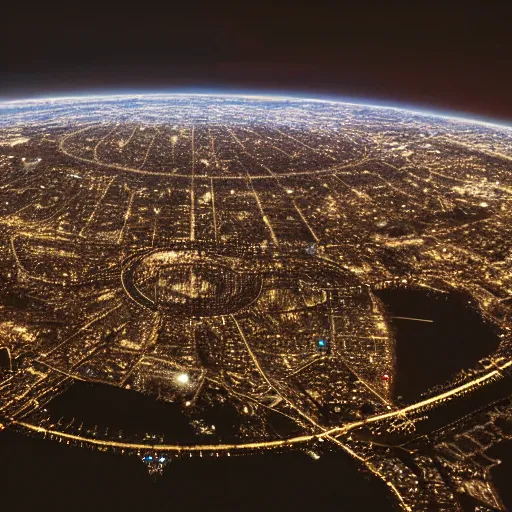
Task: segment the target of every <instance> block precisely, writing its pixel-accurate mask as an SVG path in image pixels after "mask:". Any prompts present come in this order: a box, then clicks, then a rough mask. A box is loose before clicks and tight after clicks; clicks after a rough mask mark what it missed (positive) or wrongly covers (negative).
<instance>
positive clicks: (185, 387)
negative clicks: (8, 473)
mask: <svg viewBox="0 0 512 512" xmlns="http://www.w3.org/2000/svg"><path fill="white" fill-rule="evenodd" d="M511 171H512V129H510V128H508V127H505V126H498V125H492V124H485V123H478V122H472V121H470V120H463V119H456V118H445V117H439V116H436V115H432V114H427V113H417V112H412V111H407V110H402V109H396V108H385V107H372V106H366V105H356V104H347V103H340V102H332V101H316V100H315V101H314V100H306V99H293V98H292V99H286V98H264V97H238V96H220V95H219V96H215V95H155V96H150V95H140V96H118V97H98V98H94V97H90V98H82V99H56V100H34V101H20V102H9V103H2V104H0V240H1V242H2V243H1V245H0V252H1V258H0V350H2V351H3V352H2V359H1V360H0V362H1V363H2V366H1V369H0V424H1V425H3V426H4V427H7V428H13V429H17V430H19V431H22V432H26V433H33V434H39V435H44V436H49V437H51V438H54V439H59V440H63V441H66V442H71V443H75V444H78V445H80V446H88V447H93V448H100V449H105V450H107V449H112V450H115V451H123V453H124V452H126V453H137V454H138V455H139V456H141V457H142V459H143V461H144V463H146V464H147V465H148V468H149V469H150V471H160V470H163V467H164V466H165V461H166V460H167V458H168V457H170V456H176V457H179V456H182V455H184V454H186V455H187V456H188V455H189V454H192V455H194V454H197V453H201V454H202V453H216V454H217V455H219V454H221V455H224V454H229V455H231V454H235V453H257V452H259V451H261V450H267V449H268V450H270V449H275V450H287V449H302V450H305V451H308V453H311V454H313V455H312V456H317V454H318V453H321V451H322V450H324V449H326V448H325V447H326V446H328V447H329V449H336V450H341V451H345V452H347V453H349V455H350V456H352V457H354V458H355V459H356V460H358V461H359V462H360V464H361V465H363V466H366V467H367V468H368V469H369V470H370V472H371V473H372V474H374V475H375V476H376V477H378V478H381V479H383V480H384V481H385V482H386V483H388V484H389V486H390V488H391V491H392V493H393V495H394V497H395V498H396V500H397V503H398V504H399V505H400V506H402V508H404V509H405V510H411V509H412V508H411V507H413V506H415V504H417V503H419V502H420V501H421V500H423V501H424V502H425V503H427V504H428V503H429V500H434V499H435V500H438V501H439V500H445V502H446V504H447V505H446V506H452V505H453V503H456V502H457V497H456V496H455V495H454V493H453V486H450V485H448V484H447V483H446V482H448V481H451V480H450V479H452V478H453V479H454V481H455V480H456V476H453V475H456V471H455V470H452V469H446V474H443V475H441V476H442V478H441V476H439V475H438V474H439V471H440V470H439V460H441V459H443V457H445V455H443V454H442V449H441V448H439V453H438V452H435V449H436V448H433V450H434V451H431V452H429V453H430V454H429V455H428V456H427V455H424V456H423V458H421V460H420V459H419V458H418V460H416V459H414V460H413V461H412V462H411V460H412V459H411V460H409V461H408V462H407V463H405V462H403V461H401V460H400V457H399V456H398V455H396V454H395V453H393V454H392V455H390V452H389V449H388V451H386V450H385V449H384V448H379V447H378V444H379V443H378V442H377V441H378V440H382V439H385V442H384V441H382V442H383V443H384V444H386V443H388V444H389V446H393V443H395V437H396V439H398V440H399V441H400V443H402V442H403V440H404V439H406V438H407V439H413V438H414V439H415V437H414V436H415V434H414V433H415V432H421V426H418V425H421V424H422V421H423V420H424V419H425V415H426V411H430V410H432V409H433V410H437V409H438V408H444V407H448V405H447V404H448V402H449V403H450V404H452V403H455V404H457V403H458V402H457V401H458V400H461V401H462V400H464V401H471V400H472V398H471V397H472V396H473V395H472V393H473V392H475V393H476V392H477V390H480V389H481V388H482V387H486V386H490V387H489V389H494V388H491V387H492V386H495V385H496V384H495V381H496V378H495V377H496V374H494V373H492V372H498V373H499V374H500V375H502V374H507V372H509V371H510V370H509V368H510V366H511V365H512V359H511V357H512V348H511V347H512V345H511V342H512V339H511V334H510V333H511V329H512V314H511V304H512V303H511V295H512V172H511ZM383 289H386V290H388V289H405V290H417V291H421V292H425V293H431V294H439V295H443V296H444V295H445V296H448V295H450V294H456V295H457V296H464V298H465V300H466V302H467V303H471V307H472V308H473V310H474V311H476V312H477V313H478V315H480V317H481V319H482V321H485V322H486V323H487V324H490V325H492V328H493V329H494V330H495V332H496V333H497V335H498V336H499V343H498V345H497V347H493V348H492V350H489V352H488V353H486V354H485V360H480V361H478V360H475V362H474V365H473V366H472V367H471V368H466V369H461V370H463V371H461V372H460V373H458V374H457V375H454V376H453V378H452V379H449V380H448V381H446V382H439V383H438V384H439V385H438V386H437V387H436V388H432V389H430V390H426V394H425V395H424V396H423V397H420V396H418V397H417V400H415V401H412V402H411V403H409V404H404V403H402V402H401V401H400V400H399V399H397V396H396V393H394V386H395V381H396V377H397V372H398V371H399V370H400V361H399V360H398V359H397V357H396V346H395V345H396V341H395V328H394V327H393V324H392V321H391V316H392V315H390V313H389V312H388V310H387V309H386V307H385V304H384V303H383V300H382V298H381V297H380V296H379V291H380V290H383ZM426 315H427V316H428V312H427V313H426ZM397 318H399V317H398V316H397ZM408 320H414V319H408ZM420 320H421V319H420ZM405 321H407V319H405ZM424 321H428V319H427V320H424ZM508 380H510V379H508ZM80 387H83V388H85V389H89V387H90V389H91V393H92V394H91V396H93V395H94V393H107V394H108V393H111V392H114V393H116V392H118V394H115V395H112V396H113V397H115V398H113V405H112V407H113V411H114V415H113V416H110V417H109V419H108V420H102V419H101V418H100V419H94V420H88V419H87V418H80V407H79V406H76V407H75V409H74V410H73V412H72V413H71V412H70V413H69V415H68V416H67V417H66V414H65V415H64V416H65V417H64V419H59V418H58V414H57V410H56V409H55V411H54V410H53V409H52V407H53V406H52V404H54V403H58V401H59V400H61V399H62V397H65V396H66V394H68V393H71V392H72V391H73V389H78V388H80ZM486 389H487V388H486ZM493 392H494V391H493ZM135 394H140V395H142V396H143V398H144V400H148V401H151V402H155V403H157V404H158V407H162V408H163V409H162V410H165V411H168V413H169V414H170V415H172V417H173V418H175V419H173V420H172V422H171V423H170V424H165V425H163V424H162V425H153V424H151V421H153V420H149V419H148V422H147V424H145V423H143V424H142V425H141V426H140V428H138V429H131V427H130V425H127V424H122V423H123V422H122V421H119V422H118V423H116V418H115V407H116V405H115V403H117V400H119V402H122V401H123V400H125V398H121V396H123V397H124V396H125V395H126V396H128V397H132V396H135ZM479 396H480V395H479ZM489 396H490V395H489ZM492 396H493V398H492V400H490V399H489V404H490V403H491V402H492V401H493V400H495V397H494V395H492ZM500 396H501V395H500ZM479 399H480V398H479ZM128 400H130V398H128ZM464 403H466V402H464ZM500 403H501V402H500ZM509 405H510V404H509ZM509 405H507V407H509ZM55 407H57V406H55ZM119 407H121V406H119ZM450 407H452V406H451V405H450ZM453 407H456V406H453ZM166 408H167V409H166ZM480 408H481V404H480V402H479V403H478V407H477V406H475V410H476V409H479V410H480ZM507 410H508V409H507ZM470 413H471V414H472V411H470V412H469V413H468V412H466V410H465V412H464V413H463V415H468V414H470ZM166 414H167V413H166ZM461 414H462V413H461ZM507 414H508V413H507ZM468 417H469V416H468ZM74 418H76V419H74ZM112 418H113V419H112ZM223 418H224V419H223ZM226 418H227V419H226ZM456 419H457V418H455V419H454V421H455V420H456ZM509 419H512V415H510V418H509ZM57 420H59V421H57ZM72 420H73V421H72ZM102 421H104V423H102ZM114 427H115V428H114ZM428 428H430V427H428ZM436 428H438V427H436ZM439 428H441V427H439ZM442 428H444V426H443V427H442ZM461 428H462V427H461ZM436 432H437V430H436ZM443 432H444V431H443ZM429 435H430V430H429ZM443 435H444V434H443ZM446 435H448V434H446ZM450 435H451V434H450ZM454 435H456V434H454ZM457 435H458V434H457ZM504 435H505V434H504ZM393 436H395V437H393ZM400 436H402V437H400ZM408 436H409V437H408ZM443 439H444V438H443ZM379 442H380V441H379ZM436 442H437V441H434V445H435V443H436ZM442 442H443V443H445V444H446V441H445V440H443V441H441V440H440V441H439V443H440V445H441V444H442ZM396 443H398V441H396ZM396 443H395V444H396ZM435 446H437V445H435ZM434 452H435V453H436V454H437V455H433V453H434ZM436 457H438V458H439V460H436ZM443 460H445V459H443ZM446 460H448V456H446ZM464 460H465V462H464V463H462V462H461V464H466V466H464V467H465V468H466V469H467V467H469V466H470V465H471V464H472V463H473V462H474V461H473V462H468V461H467V460H466V459H464ZM390 461H391V462H390ZM459 462H460V461H459ZM411 464H417V465H418V468H420V469H419V470H418V471H416V472H414V471H411V469H410V466H411ZM475 464H476V462H475ZM441 465H442V464H441ZM447 465H449V464H448V463H447ZM391 467H393V468H395V469H396V468H400V469H401V471H400V473H398V472H397V471H398V470H396V471H395V469H393V470H392V469H391ZM471 467H472V466H471ZM418 474H421V475H422V476H421V478H422V479H423V480H422V482H421V483H420V484H419V485H416V484H418V482H416V484H415V485H414V486H413V487H414V488H416V489H419V490H417V491H414V492H413V491H411V478H414V480H415V481H416V480H417V479H418V478H420V477H419V476H418ZM411 475H413V476H411ZM432 475H434V476H432ZM447 475H448V476H447ZM438 476H439V478H438ZM478 478H480V479H481V486H484V487H485V486H491V487H492V483H491V482H490V480H489V475H488V474H485V473H482V474H481V475H480V474H479V476H478V477H475V479H478ZM429 479H431V480H429ZM434 481H435V482H437V484H435V485H434V484H433V483H432V482H434ZM443 482H444V483H443ZM436 485H437V487H436ZM433 486H434V487H435V489H436V492H435V493H434V491H433V490H432V489H434V487H433ZM491 487H489V488H491ZM475 489H476V490H475ZM482 489H483V487H478V486H477V485H476V484H474V485H473V487H468V488H467V489H466V490H465V492H467V493H469V494H471V493H473V494H472V495H475V496H476V495H477V496H479V498H478V499H481V500H482V499H484V498H482V496H484V495H485V496H487V498H485V499H487V500H488V502H487V503H488V504H491V505H492V506H495V505H496V503H494V504H493V503H491V502H492V499H494V498H493V497H492V493H491V494H490V495H489V494H485V492H484V491H483V490H482ZM418 493H423V494H422V495H421V496H423V497H422V498H421V500H420V498H418ZM433 493H434V494H433ZM489 496H491V497H489ZM496 499H498V498H497V497H496ZM418 500H419V501H418ZM422 503H423V502H422ZM418 510H419V509H418Z"/></svg>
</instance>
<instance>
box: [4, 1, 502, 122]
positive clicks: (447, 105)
mask: <svg viewBox="0 0 512 512" xmlns="http://www.w3.org/2000/svg"><path fill="white" fill-rule="evenodd" d="M511 5H512V4H511V3H510V2H505V1H503V0H499V1H486V2H464V3H462V2H442V3H441V2H422V1H418V2H408V3H403V4H402V5H397V4H394V5H393V4H390V3H389V2H379V3H376V2H350V3H349V2H344V1H338V2H329V3H325V2H324V3H319V2H265V1H262V2H239V3H230V4H221V3H219V2H194V1H188V2H187V1H184V2H180V3H177V2H167V3H148V2H139V3H124V4H122V5H119V6H118V7H116V8H114V7H111V6H108V5H106V4H99V5H98V4H91V3H83V2H69V3H67V4H65V5H59V6H58V7H57V6H55V7H52V6H51V5H49V4H48V3H46V2H40V3H38V5H37V6H32V5H30V4H28V3H24V2H11V3H10V5H9V6H8V7H6V8H5V7H4V12H3V15H4V16H2V29H1V31H0V38H1V46H0V47H1V48H2V49H3V50H4V51H5V55H6V58H5V59H2V61H3V62H4V64H3V65H2V67H1V68H0V97H3V98H20V97H29V96H40V95H52V94H56V95H57V94H63V93H65V94H69V93H71V94H76V93H87V92H89V91H93V92H98V91H102V92H105V91H109V90H119V89H122V90H125V91H126V90H142V89H144V90H148V89H159V90H168V89H171V90H172V89H188V88H194V89H199V88H203V89H212V88H215V89H219V90H237V89H240V90H251V91H276V92H280V93H288V94H290V93H306V94H316V95H322V94H327V95H329V94H331V95H340V96H348V97H354V98H366V99H375V100H380V101H383V102H394V101H396V102H403V103H407V104H420V105H422V106H424V107H430V108H436V109H448V110H452V111H460V112H468V113H473V114H474V115H476V116H484V117H485V116H487V117H491V118H494V119H501V120H505V121H510V120H511V119H512V94H511V92H510V91H511V85H510V84H511V83H512V37H511V33H510V20H511V19H512V8H511Z"/></svg>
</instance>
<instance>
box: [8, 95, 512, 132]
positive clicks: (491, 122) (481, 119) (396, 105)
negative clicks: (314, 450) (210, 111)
mask: <svg viewBox="0 0 512 512" xmlns="http://www.w3.org/2000/svg"><path fill="white" fill-rule="evenodd" d="M176 96H209V97H231V98H247V99H254V100H256V99H258V100H265V101H307V102H318V103H335V104H336V103H339V104H345V105H354V106H361V107H370V108H382V109H390V110H400V111H405V112H409V113H411V114H417V115H422V116H432V117H438V118H443V119H449V120H453V121H457V122H465V123H473V124H483V125H488V126H494V127H499V128H506V129H512V120H502V119H496V118H491V117H489V116H483V115H479V114H476V113H473V112H467V111H460V110H446V109H442V108H436V107H435V106H434V107H432V108H430V107H428V106H427V105H426V104H423V103H409V102H396V101H391V100H381V99H378V98H368V97H358V96H338V95H332V94H308V93H299V92H297V93H294V92H290V93H289V94H287V93H283V92H282V91H279V92H278V91H272V90H252V89H247V90H246V89H216V88H212V89H207V88H204V89H203V88H188V89H176V90H160V89H155V90H149V89H148V90H117V91H116V90H112V91H108V90H97V91H95V92H91V93H90V94H89V93H87V92H84V93H82V94H80V93H77V94H69V95H68V94H66V93H63V94H62V95H57V96H51V95H48V96H46V95H41V96H33V97H27V98H15V99H13V98H1V97H0V107H1V106H3V105H12V104H19V103H43V102H58V101H88V100H101V99H109V98H112V99H114V98H135V97H176Z"/></svg>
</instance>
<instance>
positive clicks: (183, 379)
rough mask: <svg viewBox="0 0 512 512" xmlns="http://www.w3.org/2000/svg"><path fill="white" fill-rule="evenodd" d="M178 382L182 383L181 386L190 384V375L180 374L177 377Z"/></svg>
mask: <svg viewBox="0 0 512 512" xmlns="http://www.w3.org/2000/svg"><path fill="white" fill-rule="evenodd" d="M176 380H177V381H178V382H179V383H180V384H188V381H189V380H190V378H189V376H188V373H180V374H178V376H177V377H176Z"/></svg>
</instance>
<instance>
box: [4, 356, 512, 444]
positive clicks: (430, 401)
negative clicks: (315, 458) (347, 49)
mask: <svg viewBox="0 0 512 512" xmlns="http://www.w3.org/2000/svg"><path fill="white" fill-rule="evenodd" d="M510 367H512V359H511V360H509V361H507V362H505V363H502V364H501V365H497V366H496V368H495V369H494V370H492V371H489V372H488V373H486V374H485V375H482V376H480V377H478V378H476V379H473V380H471V381H469V382H466V383H465V384H462V385H460V386H457V387H456V388H453V389H451V390H449V391H446V392H444V393H440V394H439V395H437V396H434V397H431V398H427V399H426V400H422V401H421V402H417V403H415V404H412V405H408V406H407V407H403V408H401V409H397V410H395V411H391V412H388V413H384V414H378V415H376V416H372V417H370V418H368V419H366V420H364V421H354V422H352V423H347V424H346V425H343V426H340V427H333V428H331V429H328V430H324V431H322V432H318V433H315V434H308V435H302V436H297V437H291V438H289V439H279V440H275V441H265V442H254V443H239V444H238V443H235V444H204V445H190V446H186V445H177V444H145V443H125V442H121V441H109V440H101V439H94V438H91V437H86V436H80V435H75V434H69V433H66V432H60V431H57V430H51V429H47V428H44V427H41V426H37V425H33V424H31V423H27V422H24V421H21V420H13V421H12V424H14V425H18V426H20V427H22V428H25V429H28V430H31V431H33V432H37V433H40V434H43V435H50V436H55V437H59V438H61V439H66V440H70V441H75V442H78V443H82V444H88V445H90V446H97V447H101V446H103V447H106V448H117V449H122V450H133V451H139V450H152V451H157V452H176V453H183V452H202V451H204V452H215V451H217V452H219V451H230V450H233V451H236V450H248V451H251V450H257V449H264V448H286V447H288V446H292V445H295V444H299V443H306V442H309V441H313V440H316V439H323V438H327V439H330V438H332V437H333V436H340V435H343V434H346V433H347V432H349V431H350V430H353V429H355V428H357V427H361V426H364V425H367V424H369V423H376V422H379V421H382V420H387V419H390V418H393V417H397V416H402V417H403V416H405V415H407V414H408V413H411V412H414V411H417V410H420V409H423V408H425V407H430V406H435V405H436V404H439V403H442V402H444V401H445V400H450V399H453V398H454V397H456V396H457V395H459V394H460V393H464V392H467V391H471V390H472V389H474V388H475V387H477V386H480V385H484V384H486V383H489V382H492V381H493V380H494V379H496V378H500V377H501V376H502V373H501V372H502V371H504V370H507V369H508V368H510Z"/></svg>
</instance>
